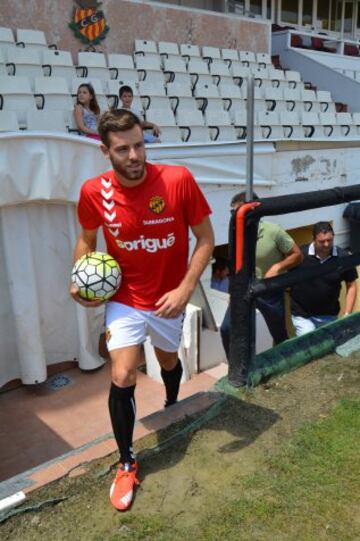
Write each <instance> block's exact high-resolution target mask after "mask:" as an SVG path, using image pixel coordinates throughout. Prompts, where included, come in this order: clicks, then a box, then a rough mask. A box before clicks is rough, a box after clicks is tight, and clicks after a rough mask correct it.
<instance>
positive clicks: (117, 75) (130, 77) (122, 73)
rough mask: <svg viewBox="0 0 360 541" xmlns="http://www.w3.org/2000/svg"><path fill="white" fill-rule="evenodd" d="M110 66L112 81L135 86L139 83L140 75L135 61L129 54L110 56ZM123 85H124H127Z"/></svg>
mask: <svg viewBox="0 0 360 541" xmlns="http://www.w3.org/2000/svg"><path fill="white" fill-rule="evenodd" d="M108 66H109V72H110V77H111V79H119V80H120V81H126V82H127V83H130V82H131V84H129V86H131V87H133V86H135V85H136V84H137V83H138V81H139V74H138V72H137V70H136V69H135V66H134V60H133V57H132V56H131V55H128V54H108ZM127 83H125V82H124V83H122V84H127Z"/></svg>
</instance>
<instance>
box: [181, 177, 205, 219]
mask: <svg viewBox="0 0 360 541" xmlns="http://www.w3.org/2000/svg"><path fill="white" fill-rule="evenodd" d="M182 180H183V190H184V192H183V196H184V212H185V218H186V221H187V223H188V224H189V225H190V226H193V225H198V224H200V223H201V222H202V221H203V219H204V218H205V217H206V216H209V215H210V214H211V208H210V207H209V205H208V202H207V201H206V199H205V197H204V194H203V193H202V191H201V190H200V188H199V186H198V184H197V182H196V181H195V179H194V177H193V176H192V174H191V173H190V171H189V170H188V169H184V174H183V179H182Z"/></svg>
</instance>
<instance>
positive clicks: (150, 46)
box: [135, 39, 158, 54]
mask: <svg viewBox="0 0 360 541" xmlns="http://www.w3.org/2000/svg"><path fill="white" fill-rule="evenodd" d="M157 52H158V51H157V47H156V42H155V41H151V40H146V39H136V40H135V54H139V53H142V54H145V53H155V54H157Z"/></svg>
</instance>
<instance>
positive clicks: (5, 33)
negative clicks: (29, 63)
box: [0, 26, 16, 52]
mask: <svg viewBox="0 0 360 541" xmlns="http://www.w3.org/2000/svg"><path fill="white" fill-rule="evenodd" d="M14 47H16V41H15V37H14V34H13V31H12V30H11V28H6V27H4V26H0V50H2V51H3V52H6V51H7V49H8V48H14Z"/></svg>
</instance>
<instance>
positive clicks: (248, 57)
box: [239, 51, 257, 67]
mask: <svg viewBox="0 0 360 541" xmlns="http://www.w3.org/2000/svg"><path fill="white" fill-rule="evenodd" d="M239 60H240V62H242V64H243V65H244V66H248V67H251V66H252V65H254V66H257V60H256V56H255V53H253V52H252V51H239Z"/></svg>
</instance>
